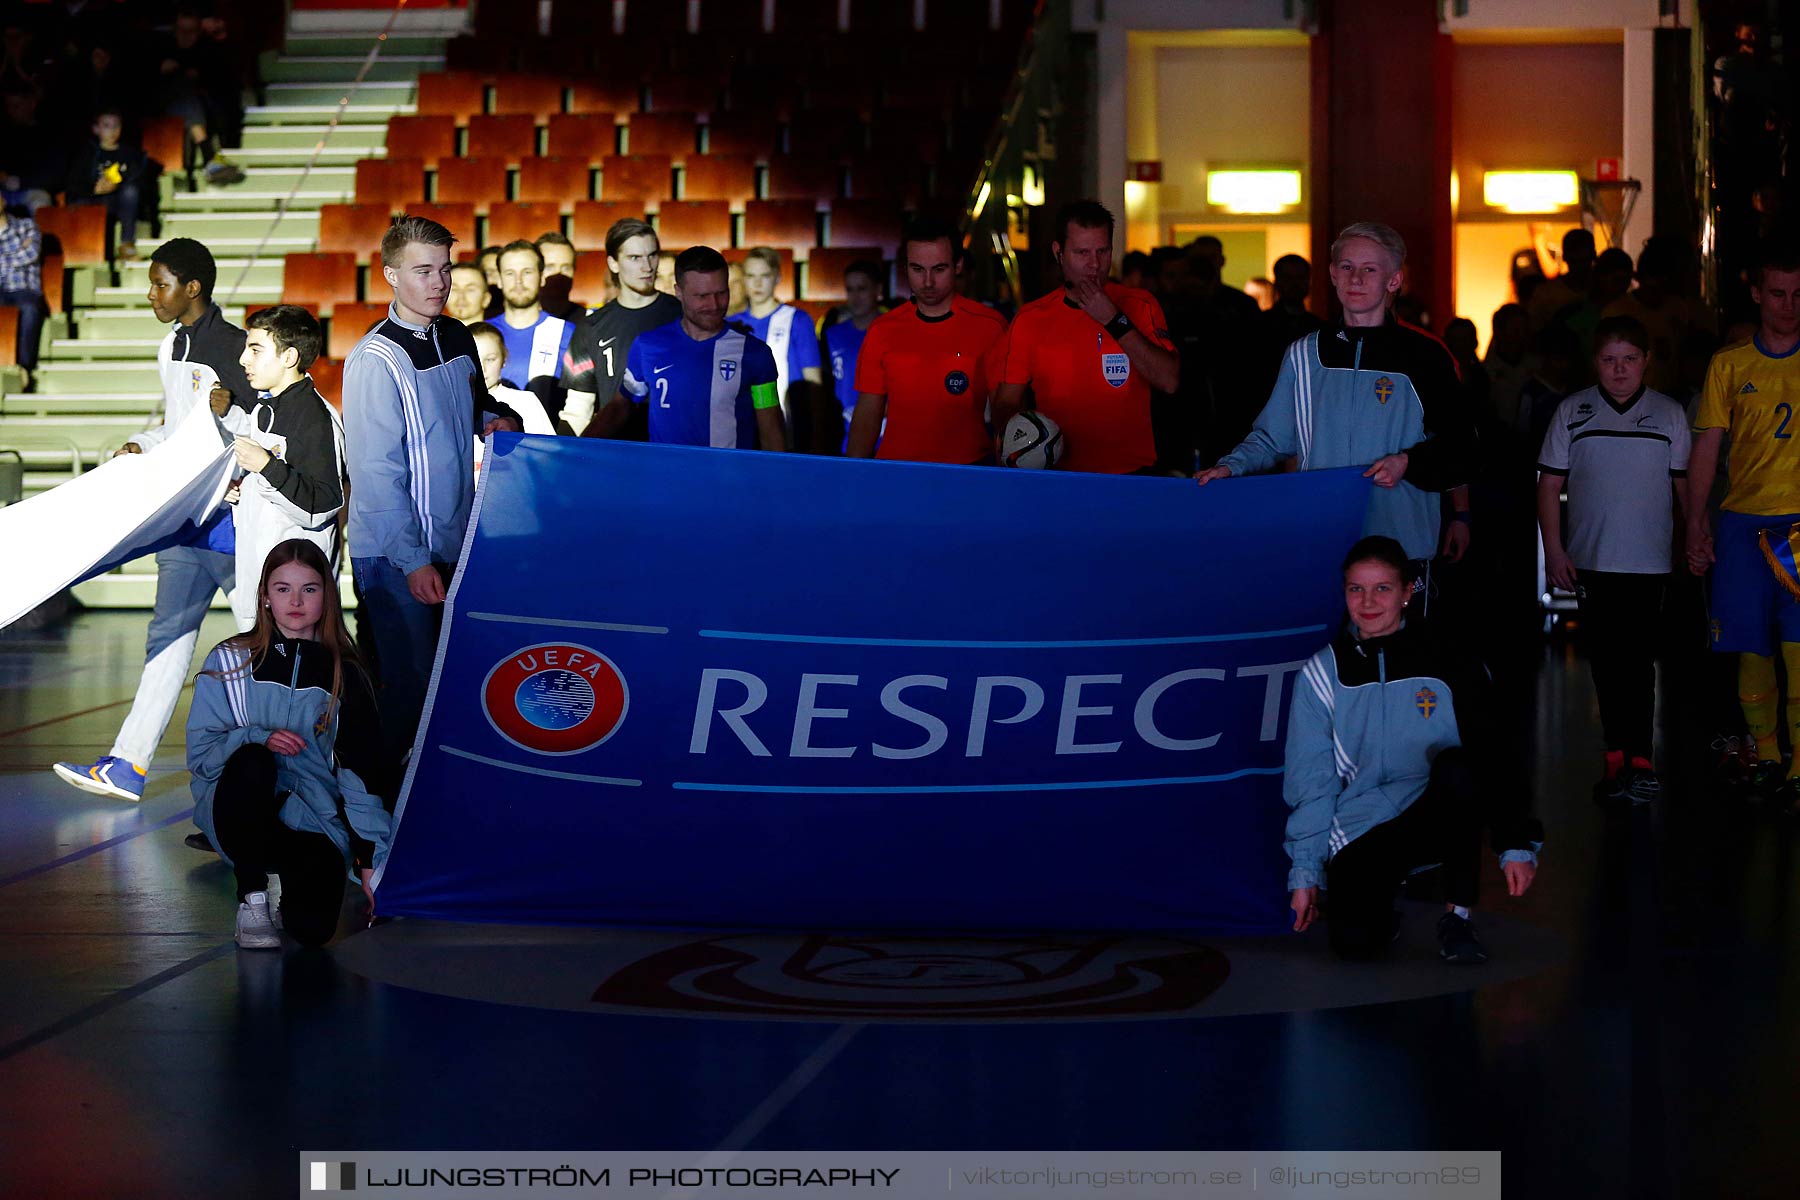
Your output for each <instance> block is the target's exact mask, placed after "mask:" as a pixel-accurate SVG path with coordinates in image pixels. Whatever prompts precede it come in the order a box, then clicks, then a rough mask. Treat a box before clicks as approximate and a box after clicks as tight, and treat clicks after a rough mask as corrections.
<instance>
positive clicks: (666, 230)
mask: <svg viewBox="0 0 1800 1200" xmlns="http://www.w3.org/2000/svg"><path fill="white" fill-rule="evenodd" d="M656 237H657V240H658V241H660V242H661V243H662V244H663V245H665V246H667V247H668V248H669V250H671V251H673V252H675V253H680V252H681V251H682V250H685V249H687V248H688V247H689V246H711V247H713V248H714V249H715V250H716V249H718V248H719V247H720V246H729V245H731V205H729V204H727V203H726V202H725V201H723V200H664V201H663V202H662V205H661V206H660V207H659V208H658V209H657V210H656Z"/></svg>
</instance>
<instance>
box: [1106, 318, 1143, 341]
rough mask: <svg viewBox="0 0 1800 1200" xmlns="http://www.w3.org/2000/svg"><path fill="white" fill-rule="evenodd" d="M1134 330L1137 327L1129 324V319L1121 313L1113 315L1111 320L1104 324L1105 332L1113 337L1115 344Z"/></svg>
mask: <svg viewBox="0 0 1800 1200" xmlns="http://www.w3.org/2000/svg"><path fill="white" fill-rule="evenodd" d="M1136 328H1137V326H1136V325H1133V324H1132V323H1131V318H1130V317H1128V316H1126V315H1125V314H1124V313H1123V312H1118V313H1114V314H1113V319H1112V320H1110V321H1108V322H1107V323H1106V332H1108V333H1110V334H1112V335H1113V341H1115V342H1116V341H1118V340H1119V339H1120V338H1122V337H1124V336H1125V335H1126V334H1128V333H1130V332H1131V331H1132V330H1133V329H1136Z"/></svg>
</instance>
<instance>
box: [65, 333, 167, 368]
mask: <svg viewBox="0 0 1800 1200" xmlns="http://www.w3.org/2000/svg"><path fill="white" fill-rule="evenodd" d="M161 342H162V338H161V337H152V338H142V337H139V338H54V339H52V340H51V341H50V342H49V344H48V345H46V346H45V348H44V361H46V362H93V361H95V360H107V361H111V360H113V359H126V360H135V361H138V362H144V361H150V362H154V361H155V360H156V348H157V346H158V345H160V344H161Z"/></svg>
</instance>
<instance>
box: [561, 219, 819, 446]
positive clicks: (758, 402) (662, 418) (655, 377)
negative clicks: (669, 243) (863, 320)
mask: <svg viewBox="0 0 1800 1200" xmlns="http://www.w3.org/2000/svg"><path fill="white" fill-rule="evenodd" d="M730 294H731V291H730V285H729V283H728V282H727V279H726V269H725V258H724V256H723V255H721V254H720V253H719V252H718V251H717V250H714V249H713V248H712V247H710V246H692V247H689V248H688V249H686V250H683V251H682V252H681V254H680V255H679V256H678V257H677V258H676V259H675V298H676V299H677V300H679V301H681V320H679V321H676V322H673V323H672V324H669V325H664V326H661V327H659V328H657V329H651V330H648V331H646V332H644V333H641V334H639V335H638V336H637V339H636V340H635V341H633V342H632V343H631V353H630V354H629V355H628V356H627V357H626V360H625V378H624V379H623V380H622V381H621V382H620V385H619V391H618V393H617V394H616V395H615V396H613V397H612V399H610V400H608V401H607V402H606V405H605V407H603V408H602V409H601V410H600V413H599V415H598V416H596V417H595V418H594V423H593V424H592V425H590V426H589V427H588V434H589V435H590V436H599V437H617V436H618V435H619V433H620V432H621V431H622V430H623V429H624V428H625V422H626V421H627V419H629V417H630V416H631V406H632V405H633V404H643V405H647V406H648V407H649V414H650V440H651V441H653V442H672V443H674V444H676V445H682V446H717V447H722V448H724V449H737V450H754V449H758V448H761V449H763V450H785V449H787V439H786V436H785V432H784V430H783V427H782V419H781V396H780V394H779V392H778V391H777V389H776V384H775V380H776V370H775V356H774V355H773V354H771V353H770V352H769V347H768V344H767V343H765V342H763V341H762V340H761V339H760V338H757V337H754V336H752V335H751V334H749V333H747V332H746V331H745V330H744V329H743V328H742V327H741V326H738V325H727V324H726V323H725V307H726V303H727V300H728V297H729V296H730Z"/></svg>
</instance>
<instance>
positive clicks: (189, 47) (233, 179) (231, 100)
mask: <svg viewBox="0 0 1800 1200" xmlns="http://www.w3.org/2000/svg"><path fill="white" fill-rule="evenodd" d="M156 53H157V55H158V58H157V62H158V66H157V72H158V76H159V79H160V83H159V87H158V89H157V94H158V98H159V100H160V105H161V111H162V112H163V113H164V114H166V115H168V116H172V117H180V118H181V119H182V121H183V122H185V124H186V126H187V131H188V141H189V145H190V146H191V147H192V149H193V152H194V154H195V156H196V157H197V159H198V161H199V163H200V166H201V167H202V168H203V170H204V173H205V175H206V180H207V182H208V183H217V184H227V183H242V182H243V179H244V173H243V171H241V170H239V169H238V167H237V166H235V165H234V164H232V163H231V162H229V161H228V160H227V159H226V158H225V156H224V155H223V154H221V153H220V146H221V144H222V138H230V139H231V140H232V142H233V144H235V141H236V138H235V131H236V130H238V129H240V128H242V126H243V123H244V115H243V114H244V102H243V97H242V95H241V94H240V85H239V83H238V80H237V75H236V72H235V71H234V69H233V67H232V64H231V60H230V59H229V57H227V56H226V55H225V54H224V53H223V52H222V51H221V50H220V49H219V47H218V45H217V44H216V43H215V42H214V41H213V39H211V38H208V37H206V36H205V33H204V31H203V30H202V28H201V23H200V14H199V13H198V12H196V11H195V10H194V9H191V8H183V9H181V10H180V11H178V12H177V13H176V14H175V25H174V28H173V29H172V30H171V32H170V34H169V36H168V37H167V38H165V39H164V40H163V42H162V45H161V47H160V48H159V49H158V50H157V51H156Z"/></svg>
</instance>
